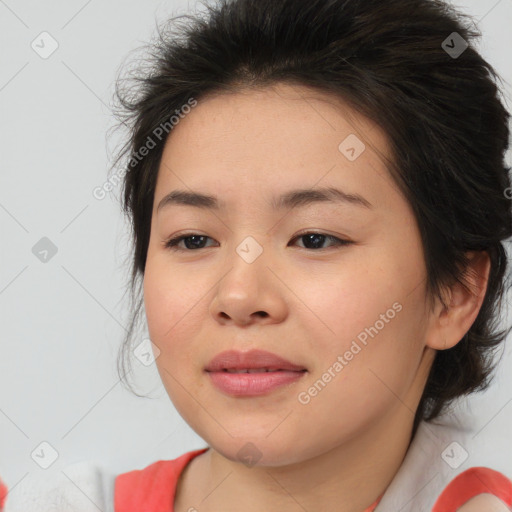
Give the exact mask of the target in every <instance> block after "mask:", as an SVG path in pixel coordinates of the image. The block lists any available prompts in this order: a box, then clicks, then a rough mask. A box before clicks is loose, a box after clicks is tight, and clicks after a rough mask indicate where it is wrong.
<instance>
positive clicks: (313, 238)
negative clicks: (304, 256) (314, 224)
mask: <svg viewBox="0 0 512 512" xmlns="http://www.w3.org/2000/svg"><path fill="white" fill-rule="evenodd" d="M324 238H325V235H319V234H314V233H313V234H311V235H305V239H306V242H305V243H304V245H305V246H306V247H307V248H310V247H308V245H309V242H313V246H316V244H318V243H319V242H320V245H322V242H323V239H324Z"/></svg>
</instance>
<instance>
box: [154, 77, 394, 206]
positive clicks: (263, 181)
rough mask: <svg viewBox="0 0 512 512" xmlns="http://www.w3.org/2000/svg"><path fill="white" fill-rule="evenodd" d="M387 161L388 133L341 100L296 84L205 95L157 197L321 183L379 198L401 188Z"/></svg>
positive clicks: (171, 141) (175, 132) (170, 142)
mask: <svg viewBox="0 0 512 512" xmlns="http://www.w3.org/2000/svg"><path fill="white" fill-rule="evenodd" d="M386 158H389V151H388V141H387V138H386V136H385V134H384V133H383V132H382V131H381V130H380V128H379V127H378V126H377V125H376V124H374V123H373V122H372V121H370V120H369V119H367V118H366V117H364V116H362V115H360V114H358V113H357V112H356V111H355V110H353V109H351V108H350V107H349V106H348V105H346V104H345V103H344V102H343V101H341V100H340V99H339V98H337V97H335V96H333V95H328V94H325V93H322V92H319V91H316V90H314V89H310V88H307V87H304V86H299V85H288V84H278V85H274V86H272V87H266V88H258V89H244V90H241V91H238V92H229V93H221V94H215V95H209V96H206V97H203V98H202V99H200V100H198V104H197V106H195V107H194V108H193V109H191V111H190V113H188V114H187V115H184V116H183V117H182V119H180V121H179V123H178V124H177V125H175V126H174V127H173V129H172V131H171V133H170V135H169V137H168V139H167V142H166V145H165V147H164V152H163V155H162V159H161V165H160V169H159V176H158V180H157V194H156V195H160V196H161V195H162V194H163V193H164V192H165V193H166V192H168V191H169V189H171V188H179V189H184V188H187V187H189V188H191V189H194V190H197V189H202V190H206V189H207V190H209V191H210V192H212V194H215V195H218V196H221V197H222V196H223V195H225V194H229V193H230V191H231V192H232V193H236V192H238V193H239V194H245V195H246V196H247V194H249V196H251V195H252V196H254V195H256V194H265V195H268V194H267V192H268V191H269V190H270V191H273V192H276V193H277V192H279V190H282V191H283V192H284V191H285V190H288V189H290V188H304V187H313V186H315V185H319V186H333V187H339V186H343V188H344V190H346V191H347V192H349V193H350V192H351V191H352V192H357V191H359V192H362V191H363V190H362V189H361V187H363V189H364V192H366V194H367V195H370V196H372V195H375V194H378V193H379V188H382V186H383V185H384V182H387V186H393V183H392V182H391V181H390V179H389V176H387V170H386V162H385V159H386ZM356 189H357V190H356ZM272 195H275V194H272ZM155 199H157V198H156V197H155ZM370 202H371V199H370Z"/></svg>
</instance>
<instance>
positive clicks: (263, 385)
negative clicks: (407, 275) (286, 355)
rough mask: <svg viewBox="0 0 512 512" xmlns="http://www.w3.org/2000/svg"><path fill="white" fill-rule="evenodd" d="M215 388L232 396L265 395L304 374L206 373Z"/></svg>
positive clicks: (284, 371) (286, 371)
mask: <svg viewBox="0 0 512 512" xmlns="http://www.w3.org/2000/svg"><path fill="white" fill-rule="evenodd" d="M207 373H208V374H209V375H210V379H211V380H212V383H213V385H214V386H215V387H217V388H218V389H220V391H222V392H223V393H226V394H228V395H232V396H258V395H265V394H267V393H270V392H271V391H274V390H275V389H277V388H280V387H281V386H285V385H286V384H291V383H293V382H296V381H298V380H299V379H301V378H302V377H303V375H304V374H305V373H306V372H305V371H302V372H294V371H288V370H279V371H277V372H261V373H230V372H207Z"/></svg>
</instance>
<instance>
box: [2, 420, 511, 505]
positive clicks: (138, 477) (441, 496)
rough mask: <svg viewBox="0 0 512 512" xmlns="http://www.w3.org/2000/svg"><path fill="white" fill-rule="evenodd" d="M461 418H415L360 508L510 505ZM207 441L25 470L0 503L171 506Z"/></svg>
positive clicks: (500, 478) (500, 476)
mask: <svg viewBox="0 0 512 512" xmlns="http://www.w3.org/2000/svg"><path fill="white" fill-rule="evenodd" d="M469 424H470V421H468V419H467V418H466V419H465V418H464V417H462V418H461V416H453V417H450V416H445V417H444V418H443V419H442V421H441V420H438V421H436V422H432V423H426V422H421V423H420V425H419V427H418V430H417V432H416V435H415V436H414V438H413V440H412V442H411V444H410V446H409V449H408V451H407V454H406V456H405V458H404V460H403V461H402V465H401V466H400V469H399V470H398V472H397V474H396V475H395V477H394V478H393V480H392V481H391V483H390V485H389V486H388V488H387V489H386V490H385V492H384V493H383V495H382V496H381V497H380V498H379V499H378V500H377V501H376V502H375V503H373V504H372V505H371V506H370V507H368V508H367V509H366V510H365V511H361V512H396V511H397V510H400V511H401V512H455V511H456V510H457V509H458V508H459V507H460V506H462V505H463V504H464V503H466V502H467V501H468V500H469V499H471V498H472V497H474V496H477V495H478V494H481V493H489V494H493V495H494V496H497V497H498V498H500V499H501V500H502V501H503V502H504V503H505V504H506V505H507V506H509V507H511V506H512V481H511V480H510V479H509V478H508V477H507V476H506V475H505V474H504V473H502V472H500V471H498V470H497V469H491V468H489V467H487V465H486V462H485V458H482V457H481V458H478V457H476V456H473V455H469V454H468V452H467V451H466V450H465V448H464V447H468V448H469V447H470V446H471V443H470V441H471V439H470V437H471V434H472V432H471V430H470V429H469V428H468V427H467V426H465V425H469ZM207 449H208V448H201V449H199V450H193V451H189V452H187V453H184V454H183V455H181V456H180V457H177V458H176V459H173V460H159V461H157V462H154V463H152V464H150V465H149V466H146V467H145V468H143V469H136V470H132V471H127V472H125V473H121V474H118V475H114V474H112V473H111V472H110V471H108V470H105V469H103V468H101V467H100V466H99V465H97V464H94V463H92V462H83V463H78V464H74V465H71V466H68V467H67V468H65V469H64V470H63V471H59V472H57V473H56V474H54V475H53V476H52V477H51V478H50V477H49V476H46V475H44V476H43V475H41V474H36V476H34V475H27V477H26V478H23V479H22V480H21V482H19V483H18V484H16V485H15V486H14V487H13V489H12V490H11V492H10V493H9V494H8V495H7V497H5V494H6V489H5V486H4V487H1V486H0V504H3V505H4V510H3V512H50V511H51V512H97V511H98V509H99V510H102V512H128V511H130V512H132V511H133V510H137V511H138V512H173V503H174V499H175V493H176V485H177V482H178V478H179V476H180V475H181V473H182V472H183V470H184V468H185V467H186V465H187V464H188V463H189V462H190V461H191V460H192V459H193V458H194V457H196V456H198V455H200V454H201V453H204V452H205V451H206V450H207ZM47 471H48V470H47ZM2 489H3V491H2ZM2 493H3V494H2ZM3 495H4V496H3ZM2 496H3V499H2ZM2 502H4V503H2ZM191 507H193V504H192V505H191ZM1 511H2V508H1V507H0V512H1Z"/></svg>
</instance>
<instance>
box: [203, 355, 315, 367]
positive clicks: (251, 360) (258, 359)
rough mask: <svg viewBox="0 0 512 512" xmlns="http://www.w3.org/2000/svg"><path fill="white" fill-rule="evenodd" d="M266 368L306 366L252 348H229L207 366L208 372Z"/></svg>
mask: <svg viewBox="0 0 512 512" xmlns="http://www.w3.org/2000/svg"><path fill="white" fill-rule="evenodd" d="M257 368H266V369H269V370H290V371H302V370H305V369H306V368H304V366H300V365H296V364H293V363H291V362H290V361H287V360H286V359H283V358H282V357H280V356H278V355H276V354H273V353H272V352H267V351H265V350H250V351H249V352H240V351H237V350H227V351H225V352H221V353H220V354H217V355H216V356H215V357H214V358H213V359H212V360H211V361H210V362H209V363H208V365H207V366H206V367H205V370H206V371H207V372H219V371H222V370H245V369H257Z"/></svg>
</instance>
